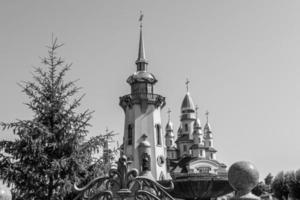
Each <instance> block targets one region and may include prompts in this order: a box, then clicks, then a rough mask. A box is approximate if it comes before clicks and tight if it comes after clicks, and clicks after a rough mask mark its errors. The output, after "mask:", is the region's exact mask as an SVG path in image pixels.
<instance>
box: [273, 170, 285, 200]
mask: <svg viewBox="0 0 300 200" xmlns="http://www.w3.org/2000/svg"><path fill="white" fill-rule="evenodd" d="M288 177H289V175H288V173H284V172H283V171H281V172H279V173H278V174H277V175H276V176H275V178H274V180H273V182H272V185H271V187H272V191H273V194H274V196H275V197H276V198H277V199H279V200H285V199H287V198H288V194H289V190H288V185H287V183H288Z"/></svg>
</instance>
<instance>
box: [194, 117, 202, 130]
mask: <svg viewBox="0 0 300 200" xmlns="http://www.w3.org/2000/svg"><path fill="white" fill-rule="evenodd" d="M194 128H201V122H200V119H199V118H197V119H196V120H195V122H194Z"/></svg>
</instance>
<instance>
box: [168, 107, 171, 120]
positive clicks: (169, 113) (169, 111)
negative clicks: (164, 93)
mask: <svg viewBox="0 0 300 200" xmlns="http://www.w3.org/2000/svg"><path fill="white" fill-rule="evenodd" d="M170 116H171V110H170V108H169V109H168V120H169V121H170Z"/></svg>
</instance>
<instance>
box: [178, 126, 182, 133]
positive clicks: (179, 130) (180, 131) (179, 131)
mask: <svg viewBox="0 0 300 200" xmlns="http://www.w3.org/2000/svg"><path fill="white" fill-rule="evenodd" d="M181 133H182V125H181V124H180V126H179V128H178V131H177V134H178V135H181Z"/></svg>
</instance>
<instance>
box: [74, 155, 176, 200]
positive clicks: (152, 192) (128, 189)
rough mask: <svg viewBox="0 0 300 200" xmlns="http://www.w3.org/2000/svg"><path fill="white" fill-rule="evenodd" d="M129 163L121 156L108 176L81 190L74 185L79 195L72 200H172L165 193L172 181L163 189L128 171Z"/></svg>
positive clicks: (135, 172) (149, 178)
mask: <svg viewBox="0 0 300 200" xmlns="http://www.w3.org/2000/svg"><path fill="white" fill-rule="evenodd" d="M129 163H130V162H129V161H127V157H126V156H125V155H122V156H121V157H120V159H119V161H118V167H117V169H116V168H114V169H113V168H112V169H110V171H109V174H108V176H105V177H98V178H95V179H94V180H92V181H90V182H89V183H88V184H87V185H85V186H83V187H81V188H79V187H78V186H76V184H75V185H74V188H75V190H76V191H78V192H79V194H78V195H77V197H76V198H75V199H74V200H80V199H84V200H113V199H121V200H125V199H136V200H152V199H155V200H161V199H164V200H168V199H170V200H174V198H173V197H172V196H171V195H170V194H169V193H168V192H167V191H172V190H173V189H174V185H173V182H172V181H170V183H169V184H170V186H169V187H164V186H162V185H160V184H159V183H157V182H156V181H154V180H153V179H152V178H151V177H147V176H138V170H137V169H132V170H130V171H128V164H129ZM146 170H147V169H146ZM149 172H150V171H149ZM144 174H147V173H144Z"/></svg>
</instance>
